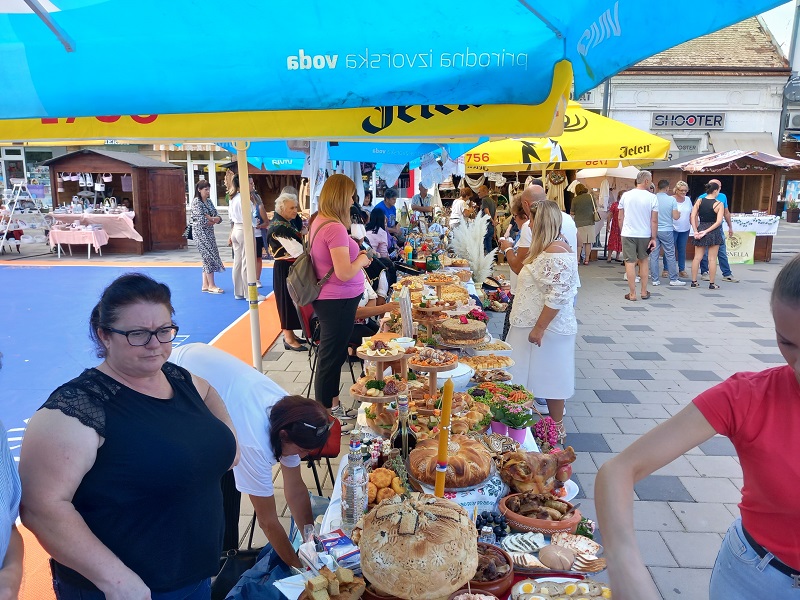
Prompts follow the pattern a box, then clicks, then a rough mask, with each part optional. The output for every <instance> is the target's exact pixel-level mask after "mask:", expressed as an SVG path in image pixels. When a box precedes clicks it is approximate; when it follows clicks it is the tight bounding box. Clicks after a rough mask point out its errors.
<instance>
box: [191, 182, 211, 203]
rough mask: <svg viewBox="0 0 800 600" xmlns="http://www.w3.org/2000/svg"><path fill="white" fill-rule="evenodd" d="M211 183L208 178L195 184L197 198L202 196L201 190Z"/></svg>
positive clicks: (208, 186)
mask: <svg viewBox="0 0 800 600" xmlns="http://www.w3.org/2000/svg"><path fill="white" fill-rule="evenodd" d="M210 187H211V184H210V183H209V182H208V180H207V179H201V180H200V181H198V182H197V185H195V186H194V195H195V197H196V198H199V197H200V190H204V189H206V188H210Z"/></svg>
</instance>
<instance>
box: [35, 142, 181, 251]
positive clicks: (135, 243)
mask: <svg viewBox="0 0 800 600" xmlns="http://www.w3.org/2000/svg"><path fill="white" fill-rule="evenodd" d="M43 164H45V165H47V166H48V167H49V168H50V177H51V181H56V180H57V179H58V178H59V174H64V173H91V174H92V179H93V181H94V182H95V183H97V182H98V181H102V182H103V183H104V184H105V189H104V190H102V191H97V190H95V189H94V186H92V187H88V186H87V187H84V188H81V187H80V184H79V182H76V181H67V180H66V178H65V177H62V178H63V179H64V181H63V183H59V186H61V187H62V188H63V190H64V191H58V192H57V193H54V194H53V207H54V208H57V207H59V206H68V205H70V204H71V203H72V200H73V197H74V196H79V197H82V198H88V201H89V202H90V203H93V204H95V205H97V206H100V207H102V204H103V203H104V202H105V201H106V200H109V201H110V200H111V198H114V199H115V200H116V203H117V205H118V206H123V205H126V206H128V207H129V209H130V210H131V211H133V213H134V218H133V221H132V223H130V224H129V226H128V230H127V231H126V230H125V228H124V227H116V228H115V229H114V231H113V234H112V232H111V231H109V237H110V239H109V242H108V245H107V246H104V247H103V250H104V252H111V253H121V254H143V253H145V252H149V251H151V250H174V249H176V248H183V247H185V246H186V239H184V238H183V236H182V234H183V231H184V229H185V228H186V192H185V189H184V188H185V186H186V184H185V181H184V172H183V169H182V168H181V167H180V166H179V165H174V164H170V163H165V162H161V161H158V160H155V159H152V158H150V157H147V156H142V155H140V154H135V153H133V152H114V151H110V150H105V149H100V148H92V149H88V148H87V149H84V150H78V151H77V152H71V153H69V154H65V155H63V156H59V157H57V158H53V159H51V160H48V161H45V162H44V163H43ZM104 179H105V180H108V181H104ZM81 192H83V195H80V193H81ZM87 192H91V196H89V195H88V194H87ZM103 216H104V215H102V214H98V215H96V217H97V220H98V222H102V221H101V218H102V217H103ZM105 216H109V215H105ZM118 220H119V219H118Z"/></svg>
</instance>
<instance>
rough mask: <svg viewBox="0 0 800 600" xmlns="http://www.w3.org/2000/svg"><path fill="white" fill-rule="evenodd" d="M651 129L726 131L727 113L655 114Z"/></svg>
mask: <svg viewBox="0 0 800 600" xmlns="http://www.w3.org/2000/svg"><path fill="white" fill-rule="evenodd" d="M650 129H725V113H674V112H654V113H652V117H651V119H650Z"/></svg>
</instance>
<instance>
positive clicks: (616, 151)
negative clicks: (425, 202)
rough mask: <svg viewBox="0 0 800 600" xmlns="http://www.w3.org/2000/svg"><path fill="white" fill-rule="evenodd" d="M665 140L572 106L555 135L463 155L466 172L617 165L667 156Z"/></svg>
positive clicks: (491, 144)
mask: <svg viewBox="0 0 800 600" xmlns="http://www.w3.org/2000/svg"><path fill="white" fill-rule="evenodd" d="M668 151H669V142H668V141H667V140H664V139H663V138H660V137H658V136H656V135H652V134H650V133H647V132H645V131H641V130H639V129H636V128H635V127H631V126H630V125H625V124H624V123H620V122H618V121H614V120H613V119H608V118H606V117H603V116H601V115H598V114H597V113H593V112H591V111H588V110H584V109H583V108H581V106H580V104H578V103H577V102H570V103H569V106H567V111H566V114H565V117H564V133H563V134H561V135H559V136H557V137H543V138H530V139H517V138H514V139H505V140H497V141H491V142H485V143H483V144H481V145H480V146H477V147H475V148H473V149H472V151H471V152H469V153H467V154H466V155H465V156H464V159H465V161H464V163H465V165H466V168H467V171H469V172H483V171H496V172H502V171H533V170H536V171H541V170H543V169H584V168H587V167H620V166H623V167H625V166H628V165H636V164H643V163H650V162H653V161H654V160H661V159H663V158H665V157H666V156H667V152H668Z"/></svg>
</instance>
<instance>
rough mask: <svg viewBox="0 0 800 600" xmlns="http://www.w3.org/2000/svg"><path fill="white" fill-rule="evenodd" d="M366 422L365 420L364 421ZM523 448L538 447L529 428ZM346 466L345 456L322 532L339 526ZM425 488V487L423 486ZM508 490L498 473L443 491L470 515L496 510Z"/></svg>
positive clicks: (360, 415)
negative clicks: (476, 483) (467, 487)
mask: <svg viewBox="0 0 800 600" xmlns="http://www.w3.org/2000/svg"><path fill="white" fill-rule="evenodd" d="M363 412H364V411H363V410H359V418H362V416H363ZM364 424H366V422H365V423H364ZM522 446H523V448H524V449H525V450H528V451H529V452H538V451H539V447H538V446H537V445H536V442H535V441H534V439H533V435H532V434H531V431H530V429H529V430H528V433H527V435H526V436H525V442H524V443H523V444H522ZM346 467H347V456H344V457H342V462H341V463H340V464H339V471H338V472H337V473H336V485H334V486H333V494H332V495H331V502H330V504H329V505H328V510H327V511H325V517H324V520H323V521H322V532H323V533H327V532H329V531H332V530H334V529H336V528H338V527H340V526H341V523H342V486H341V481H342V475H343V473H344V470H345V468H346ZM423 489H425V488H423ZM425 491H426V492H428V493H430V494H432V493H433V488H432V487H431V488H430V489H425ZM508 492H509V488H508V486H507V485H506V484H505V483H503V481H502V480H501V479H500V475H499V474H495V475H494V476H493V477H491V478H490V479H489V480H488V481H487V482H486V483H485V484H484V485H483V486H482V487H479V488H476V489H474V490H470V491H467V492H457V493H451V492H445V495H444V496H445V498H447V499H449V500H452V501H453V502H455V503H456V504H459V505H461V506H463V507H464V508H465V509H467V512H468V513H469V515H470V516H472V512H473V509H474V507H475V506H477V507H478V512H479V513H480V512H483V511H484V510H489V511H491V510H496V509H497V502H498V501H499V500H500V498H502V497H503V496H506V495H507V494H508Z"/></svg>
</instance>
